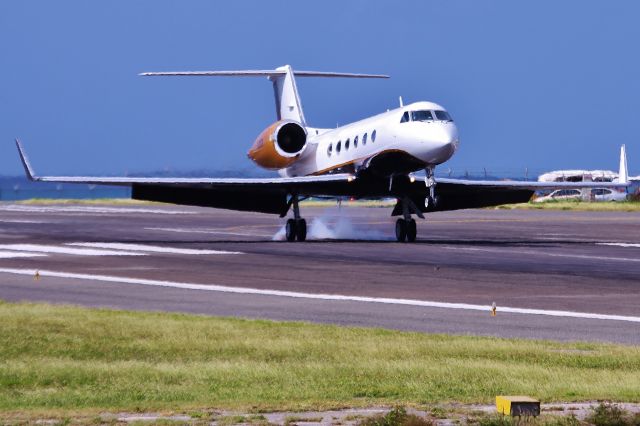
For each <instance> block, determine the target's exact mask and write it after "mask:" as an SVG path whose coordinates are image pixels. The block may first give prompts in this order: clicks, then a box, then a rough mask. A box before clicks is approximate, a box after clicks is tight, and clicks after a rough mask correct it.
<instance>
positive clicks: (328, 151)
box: [327, 142, 333, 157]
mask: <svg viewBox="0 0 640 426" xmlns="http://www.w3.org/2000/svg"><path fill="white" fill-rule="evenodd" d="M332 152H333V142H332V143H330V144H329V147H328V148H327V156H328V157H331V153H332Z"/></svg>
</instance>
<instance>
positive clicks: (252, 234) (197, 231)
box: [144, 227, 275, 238]
mask: <svg viewBox="0 0 640 426" xmlns="http://www.w3.org/2000/svg"><path fill="white" fill-rule="evenodd" d="M274 228H275V227H274ZM144 229H146V230H149V231H163V232H177V233H180V234H212V235H238V236H241V237H269V238H271V237H272V236H273V234H261V233H257V232H232V231H225V230H222V229H220V230H217V229H189V228H144Z"/></svg>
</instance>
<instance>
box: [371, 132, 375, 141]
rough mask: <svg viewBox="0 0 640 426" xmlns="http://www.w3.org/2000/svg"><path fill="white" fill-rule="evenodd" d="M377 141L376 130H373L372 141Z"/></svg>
mask: <svg viewBox="0 0 640 426" xmlns="http://www.w3.org/2000/svg"><path fill="white" fill-rule="evenodd" d="M375 141H376V131H375V130H374V131H373V132H371V142H372V143H373V142H375Z"/></svg>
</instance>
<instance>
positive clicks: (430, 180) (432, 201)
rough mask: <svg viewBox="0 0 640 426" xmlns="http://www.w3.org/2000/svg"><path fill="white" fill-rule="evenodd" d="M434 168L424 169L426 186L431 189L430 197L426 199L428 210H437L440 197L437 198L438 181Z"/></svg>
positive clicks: (425, 204)
mask: <svg viewBox="0 0 640 426" xmlns="http://www.w3.org/2000/svg"><path fill="white" fill-rule="evenodd" d="M434 173H435V169H434V167H427V168H426V169H424V184H425V186H426V187H427V188H428V189H429V195H427V196H426V197H425V199H424V207H425V208H426V209H429V208H435V207H436V204H437V203H438V197H436V179H435V177H434Z"/></svg>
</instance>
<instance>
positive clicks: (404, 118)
mask: <svg viewBox="0 0 640 426" xmlns="http://www.w3.org/2000/svg"><path fill="white" fill-rule="evenodd" d="M407 121H409V111H405V112H404V114H402V118H401V119H400V122H401V123H406V122H407Z"/></svg>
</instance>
